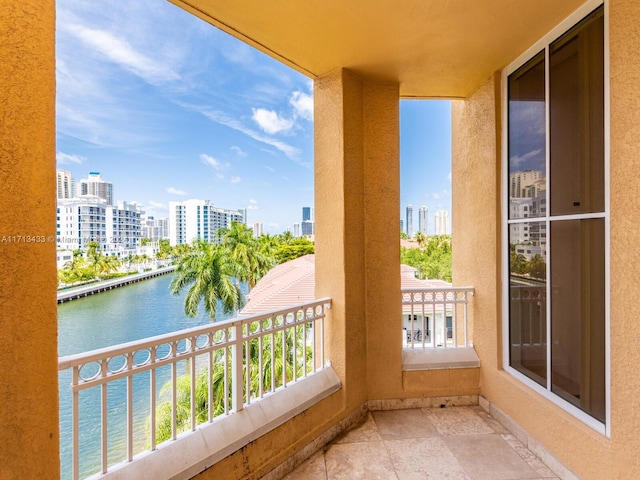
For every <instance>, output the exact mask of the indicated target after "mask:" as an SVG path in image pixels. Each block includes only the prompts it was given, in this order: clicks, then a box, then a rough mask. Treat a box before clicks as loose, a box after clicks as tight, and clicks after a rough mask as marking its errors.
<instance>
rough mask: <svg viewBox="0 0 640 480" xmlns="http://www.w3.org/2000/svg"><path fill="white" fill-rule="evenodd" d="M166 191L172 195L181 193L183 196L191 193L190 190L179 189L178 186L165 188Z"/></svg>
mask: <svg viewBox="0 0 640 480" xmlns="http://www.w3.org/2000/svg"><path fill="white" fill-rule="evenodd" d="M165 191H166V192H167V193H170V194H171V195H180V196H183V197H186V196H187V195H189V192H185V191H184V190H179V189H177V188H173V187H167V188H166V189H165Z"/></svg>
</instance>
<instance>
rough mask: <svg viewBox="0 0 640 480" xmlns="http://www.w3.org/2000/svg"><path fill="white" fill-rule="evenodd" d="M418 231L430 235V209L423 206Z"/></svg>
mask: <svg viewBox="0 0 640 480" xmlns="http://www.w3.org/2000/svg"><path fill="white" fill-rule="evenodd" d="M418 231H419V232H422V233H424V234H425V235H429V207H427V206H426V205H422V206H421V207H420V210H418Z"/></svg>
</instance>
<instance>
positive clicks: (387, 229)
mask: <svg viewBox="0 0 640 480" xmlns="http://www.w3.org/2000/svg"><path fill="white" fill-rule="evenodd" d="M314 97H315V205H316V206H315V208H316V296H319V297H322V296H330V297H331V298H332V301H333V306H332V310H331V318H330V322H328V324H327V328H326V335H325V348H326V352H327V358H328V359H330V360H331V361H332V363H333V366H334V368H335V370H336V372H337V373H338V375H339V376H340V378H341V380H342V382H343V392H344V395H345V401H346V407H347V409H349V408H350V407H356V406H358V405H360V404H362V403H363V402H364V401H366V400H367V399H368V398H371V395H373V396H374V397H376V398H377V397H378V396H379V395H380V394H381V393H380V392H381V391H384V389H385V388H387V387H388V385H389V384H397V386H399V385H400V384H401V372H400V358H401V336H400V333H399V332H400V296H399V291H400V273H399V267H398V263H399V249H400V247H399V235H398V232H399V231H400V226H399V219H398V215H397V210H398V205H399V198H400V196H399V194H400V188H399V162H398V151H399V147H398V144H399V142H398V130H399V127H398V101H399V99H398V86H397V84H396V85H389V84H383V83H379V82H376V81H373V80H370V79H366V78H361V77H359V76H357V75H355V74H354V73H352V72H349V71H346V70H338V71H335V72H332V73H331V74H329V75H326V76H324V77H322V78H320V79H318V80H317V81H316V84H315V89H314ZM396 313H397V315H396ZM394 318H396V319H397V320H396V322H395V323H397V325H394ZM396 327H397V328H396ZM392 332H395V335H394V334H393V333H392ZM394 339H396V340H397V341H394ZM396 343H397V345H396ZM396 367H397V368H396ZM381 385H384V387H381Z"/></svg>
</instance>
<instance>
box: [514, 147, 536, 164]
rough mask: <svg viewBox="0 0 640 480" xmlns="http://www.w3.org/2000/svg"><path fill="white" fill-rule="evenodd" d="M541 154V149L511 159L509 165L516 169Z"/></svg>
mask: <svg viewBox="0 0 640 480" xmlns="http://www.w3.org/2000/svg"><path fill="white" fill-rule="evenodd" d="M541 153H542V150H541V149H537V150H532V151H531V152H528V153H525V154H524V155H521V156H519V157H511V158H510V159H509V163H510V164H511V165H512V166H514V167H519V166H520V165H522V164H523V163H525V162H527V161H528V160H531V159H532V158H535V157H537V156H538V155H540V154H541Z"/></svg>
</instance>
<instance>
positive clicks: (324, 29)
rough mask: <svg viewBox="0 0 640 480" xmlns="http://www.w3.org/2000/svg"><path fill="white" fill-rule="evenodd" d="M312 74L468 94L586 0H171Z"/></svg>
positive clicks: (411, 90)
mask: <svg viewBox="0 0 640 480" xmlns="http://www.w3.org/2000/svg"><path fill="white" fill-rule="evenodd" d="M170 1H172V2H173V3H175V4H177V5H178V6H180V7H182V8H184V9H186V10H187V11H190V12H191V13H194V14H195V15H197V16H199V17H200V18H202V19H204V20H205V21H207V22H209V23H211V24H213V25H215V26H216V27H219V28H220V29H222V30H224V31H226V32H227V33H230V34H231V35H233V36H235V37H237V38H239V39H241V40H243V41H245V42H247V43H249V44H250V45H252V46H254V47H256V48H258V49H259V50H261V51H263V52H265V53H267V54H268V55H270V56H272V57H274V58H276V59H278V60H280V61H282V62H284V63H286V64H287V65H289V66H291V67H293V68H295V69H296V70H298V71H300V72H302V73H304V74H305V75H308V76H309V77H311V78H315V77H317V76H321V75H324V74H326V73H329V72H331V71H333V70H335V69H337V68H340V67H344V68H348V69H350V70H353V71H354V72H357V73H360V74H363V75H367V76H371V77H373V78H378V79H381V80H389V81H394V82H395V81H397V82H399V83H400V94H401V96H403V97H424V98H428V97H450V98H456V97H466V96H468V95H470V94H471V93H473V91H474V90H475V89H476V88H477V87H478V86H479V85H480V84H481V83H482V82H483V81H484V80H486V79H487V78H488V77H489V76H490V75H491V74H492V73H493V72H495V71H497V70H499V69H501V68H503V67H504V66H506V65H508V64H509V63H510V62H511V61H513V60H514V59H515V58H516V57H517V56H518V55H520V54H521V53H522V52H524V51H525V50H526V49H527V48H529V47H530V46H531V45H532V44H533V43H535V42H536V41H537V40H538V39H539V38H541V37H542V36H543V35H544V34H545V33H546V32H548V31H549V30H550V29H551V28H553V27H554V26H555V25H556V24H558V23H559V22H560V21H561V20H562V19H564V18H565V17H567V16H568V15H569V14H570V13H571V12H573V11H574V10H575V9H577V8H578V7H579V6H580V5H581V4H582V3H584V2H583V0H562V1H558V0H537V1H535V2H532V1H522V0H403V1H402V2H396V1H393V0H379V1H371V0H305V1H301V0H270V1H264V2H263V1H252V0H233V1H220V0H170Z"/></svg>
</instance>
